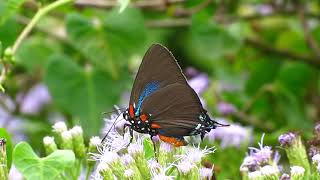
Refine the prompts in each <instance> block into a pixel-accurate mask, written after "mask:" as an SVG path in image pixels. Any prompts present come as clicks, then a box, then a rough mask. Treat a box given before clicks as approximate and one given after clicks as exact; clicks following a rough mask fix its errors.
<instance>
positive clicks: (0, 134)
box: [0, 128, 12, 170]
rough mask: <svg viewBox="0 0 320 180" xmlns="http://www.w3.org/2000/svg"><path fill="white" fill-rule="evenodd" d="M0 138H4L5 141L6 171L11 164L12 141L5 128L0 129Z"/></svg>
mask: <svg viewBox="0 0 320 180" xmlns="http://www.w3.org/2000/svg"><path fill="white" fill-rule="evenodd" d="M0 138H4V139H5V140H6V153H7V163H8V165H7V166H8V169H9V170H10V168H11V163H12V139H11V135H10V134H9V133H8V132H7V130H6V129H5V128H0Z"/></svg>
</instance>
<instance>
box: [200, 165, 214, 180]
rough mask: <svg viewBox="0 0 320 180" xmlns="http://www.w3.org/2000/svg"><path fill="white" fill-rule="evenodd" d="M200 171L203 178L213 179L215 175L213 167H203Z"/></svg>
mask: <svg viewBox="0 0 320 180" xmlns="http://www.w3.org/2000/svg"><path fill="white" fill-rule="evenodd" d="M199 172H200V177H201V178H202V179H211V177H212V175H213V168H205V167H203V168H201V169H200V170H199Z"/></svg>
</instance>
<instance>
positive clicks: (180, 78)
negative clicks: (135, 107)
mask: <svg viewBox="0 0 320 180" xmlns="http://www.w3.org/2000/svg"><path fill="white" fill-rule="evenodd" d="M173 83H181V84H187V82H186V79H185V77H184V75H183V74H182V72H181V68H180V67H179V66H178V64H177V62H176V60H175V58H174V57H173V55H172V54H171V52H170V51H169V50H168V49H167V48H165V47H164V46H162V45H160V44H153V45H152V46H151V47H150V48H149V50H148V51H147V52H146V54H145V56H144V58H143V60H142V62H141V65H140V67H139V70H138V73H137V76H136V79H135V81H134V84H133V88H132V91H131V97H130V104H138V103H139V101H140V103H142V102H141V100H143V98H141V96H143V94H145V96H146V95H150V94H151V93H152V92H154V91H155V90H158V89H161V88H163V87H165V86H168V85H169V84H173ZM144 92H145V93H144Z"/></svg>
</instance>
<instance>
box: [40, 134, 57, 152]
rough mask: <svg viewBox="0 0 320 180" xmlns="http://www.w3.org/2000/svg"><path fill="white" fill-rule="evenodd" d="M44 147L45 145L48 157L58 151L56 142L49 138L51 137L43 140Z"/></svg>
mask: <svg viewBox="0 0 320 180" xmlns="http://www.w3.org/2000/svg"><path fill="white" fill-rule="evenodd" d="M43 145H44V149H45V151H46V155H49V154H51V153H53V152H54V151H55V150H57V149H58V148H57V144H56V143H55V142H54V138H53V137H49V136H46V137H44V138H43Z"/></svg>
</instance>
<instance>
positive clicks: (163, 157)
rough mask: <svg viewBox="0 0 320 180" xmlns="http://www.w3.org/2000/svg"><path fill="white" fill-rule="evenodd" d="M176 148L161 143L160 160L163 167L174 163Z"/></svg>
mask: <svg viewBox="0 0 320 180" xmlns="http://www.w3.org/2000/svg"><path fill="white" fill-rule="evenodd" d="M173 155H174V147H173V145H171V144H169V143H165V142H160V148H159V156H158V160H159V163H160V164H161V165H162V166H166V163H171V162H173V160H174V158H173Z"/></svg>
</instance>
